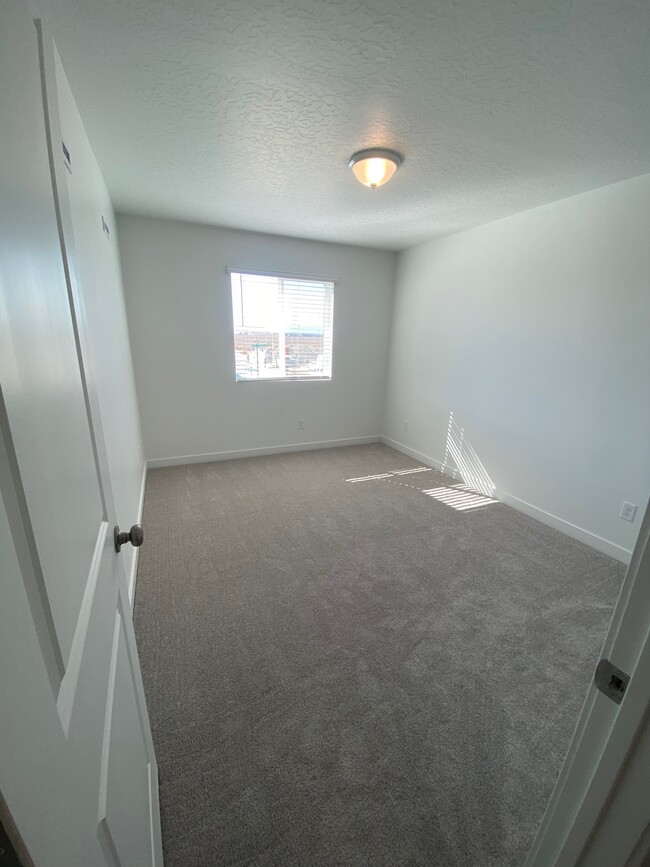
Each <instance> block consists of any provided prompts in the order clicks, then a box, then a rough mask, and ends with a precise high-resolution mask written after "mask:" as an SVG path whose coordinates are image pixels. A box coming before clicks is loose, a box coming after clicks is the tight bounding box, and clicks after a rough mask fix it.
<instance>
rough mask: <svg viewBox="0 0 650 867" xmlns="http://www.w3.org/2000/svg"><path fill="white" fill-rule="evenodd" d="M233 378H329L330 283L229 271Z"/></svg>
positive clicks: (330, 363) (330, 359)
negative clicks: (233, 363) (232, 331)
mask: <svg viewBox="0 0 650 867" xmlns="http://www.w3.org/2000/svg"><path fill="white" fill-rule="evenodd" d="M230 278H231V288H232V310H233V326H234V348H235V377H236V379H237V380H250V379H330V378H331V376H332V323H333V304H334V284H333V283H332V282H328V281H318V280H307V279H305V280H302V279H296V278H292V279H288V278H284V277H274V276H271V275H268V276H267V275H259V274H243V273H238V272H237V273H236V272H232V273H231V275H230Z"/></svg>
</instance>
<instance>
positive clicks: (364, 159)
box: [348, 148, 404, 190]
mask: <svg viewBox="0 0 650 867" xmlns="http://www.w3.org/2000/svg"><path fill="white" fill-rule="evenodd" d="M403 162H404V157H402V156H401V154H398V153H397V152H396V151H391V150H388V148H366V150H363V151H357V152H356V153H355V154H352V156H351V157H350V159H349V160H348V167H349V168H351V169H352V171H353V172H354V176H355V178H356V179H357V180H358V181H360V183H362V184H364V185H365V186H366V187H370V189H371V190H376V189H377V187H381V185H382V184H385V183H386V181H389V180H390V179H391V178H392V177H393V175H394V174H395V172H396V171H397V169H398V168H399V167H400V166H401V165H402V163H403Z"/></svg>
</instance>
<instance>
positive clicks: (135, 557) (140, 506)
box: [129, 461, 147, 609]
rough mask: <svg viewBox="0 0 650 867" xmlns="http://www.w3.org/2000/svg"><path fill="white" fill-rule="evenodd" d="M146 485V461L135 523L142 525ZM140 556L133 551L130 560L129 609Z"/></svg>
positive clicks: (136, 551) (132, 598)
mask: <svg viewBox="0 0 650 867" xmlns="http://www.w3.org/2000/svg"><path fill="white" fill-rule="evenodd" d="M146 483H147V461H145V462H144V466H143V468H142V484H141V485H140V502H139V503H138V519H137V523H138V524H141V523H142V511H143V509H144V489H145V485H146ZM139 556H140V549H139V548H134V549H133V559H132V560H131V574H130V575H129V602H130V603H131V609H133V600H134V599H135V582H136V579H137V576H138V557H139Z"/></svg>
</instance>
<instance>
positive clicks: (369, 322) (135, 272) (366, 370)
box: [118, 215, 396, 460]
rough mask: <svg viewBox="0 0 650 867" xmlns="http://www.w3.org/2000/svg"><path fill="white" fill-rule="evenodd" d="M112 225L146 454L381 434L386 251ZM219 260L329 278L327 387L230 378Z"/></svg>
mask: <svg viewBox="0 0 650 867" xmlns="http://www.w3.org/2000/svg"><path fill="white" fill-rule="evenodd" d="M118 228H119V235H120V249H121V256H122V269H123V275H124V285H125V291H126V301H127V310H128V317H129V328H130V333H131V343H132V349H133V359H134V365H135V375H136V383H137V390H138V399H139V405H140V413H141V419H142V429H143V436H144V443H145V453H146V457H147V458H149V459H153V460H157V459H158V460H160V459H173V458H177V457H184V456H193V455H204V454H218V453H223V452H226V453H230V452H239V451H243V450H247V449H268V448H270V447H278V446H286V445H301V444H305V443H311V442H332V441H337V440H346V439H357V438H362V437H376V436H378V435H379V434H380V433H381V419H382V411H383V400H384V390H385V376H386V365H387V358H388V335H389V329H390V310H391V299H392V287H393V283H394V266H395V259H396V257H395V254H393V253H388V252H385V251H377V250H368V249H363V248H358V247H350V246H342V245H336V244H324V243H318V242H312V241H301V240H296V239H290V238H283V237H280V236H273V235H261V234H253V233H249V232H240V231H236V230H231V229H219V228H215V227H211V226H204V225H197V224H191V223H183V222H176V221H173V220H163V219H154V218H150V217H139V216H133V215H121V216H119V217H118ZM227 266H234V267H239V268H242V269H246V268H250V269H265V268H268V269H269V270H279V271H288V272H292V273H299V274H304V275H305V276H309V275H311V274H318V275H322V276H325V277H332V278H334V279H335V280H336V281H337V284H336V287H335V292H334V355H333V358H334V362H333V376H332V381H331V382H254V383H251V382H240V383H236V382H235V367H234V350H233V333H232V310H231V296H230V284H229V278H228V275H227V274H226V267H227ZM299 418H303V419H304V420H305V421H304V429H303V430H299V429H298V419H299Z"/></svg>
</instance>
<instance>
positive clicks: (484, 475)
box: [442, 411, 496, 497]
mask: <svg viewBox="0 0 650 867" xmlns="http://www.w3.org/2000/svg"><path fill="white" fill-rule="evenodd" d="M454 470H455V471H457V472H458V473H459V474H460V475H461V477H462V479H463V481H464V482H465V484H466V485H467V487H468V488H470V489H471V490H473V491H478V492H479V493H481V494H484V495H485V496H486V497H492V496H493V495H494V491H495V489H496V486H495V484H494V482H493V481H492V479H491V478H490V476H489V475H488V471H487V470H486V469H485V467H484V466H483V464H482V463H481V459H480V458H479V456H478V455H477V454H476V452H475V451H474V449H473V448H472V446H471V444H470V442H469V440H468V439H467V437H466V436H465V429H464V428H462V427H460V426H459V425H458V424H457V423H456V420H455V419H454V413H453V411H452V412H450V413H449V424H448V425H447V442H446V443H445V459H444V461H443V463H442V472H443V473H448V474H449V475H455V472H454Z"/></svg>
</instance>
